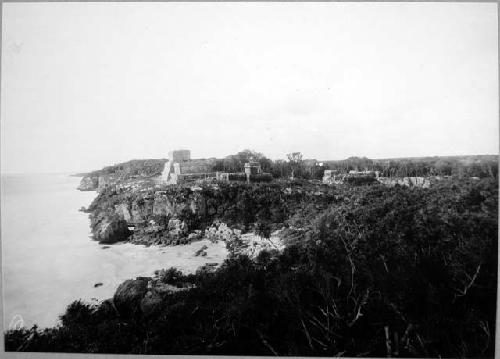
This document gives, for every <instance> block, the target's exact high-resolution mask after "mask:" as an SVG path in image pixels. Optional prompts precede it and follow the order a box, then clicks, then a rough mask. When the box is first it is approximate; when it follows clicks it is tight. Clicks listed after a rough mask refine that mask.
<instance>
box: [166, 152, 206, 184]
mask: <svg viewBox="0 0 500 359" xmlns="http://www.w3.org/2000/svg"><path fill="white" fill-rule="evenodd" d="M214 166H215V158H209V159H191V151H189V150H175V151H170V152H169V153H168V161H167V162H166V163H165V167H164V169H163V173H162V175H161V179H162V181H163V182H165V183H167V184H179V183H183V182H186V181H194V180H199V179H206V178H210V177H215V173H214V170H213V169H214Z"/></svg>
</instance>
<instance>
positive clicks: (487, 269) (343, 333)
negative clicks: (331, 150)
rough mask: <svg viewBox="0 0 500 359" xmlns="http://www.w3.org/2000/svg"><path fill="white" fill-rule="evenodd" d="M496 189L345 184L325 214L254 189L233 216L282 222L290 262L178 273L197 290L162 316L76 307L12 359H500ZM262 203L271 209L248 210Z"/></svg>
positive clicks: (30, 337)
mask: <svg viewBox="0 0 500 359" xmlns="http://www.w3.org/2000/svg"><path fill="white" fill-rule="evenodd" d="M252 186H254V187H252ZM276 186H278V185H276ZM497 187H498V183H497V181H496V180H494V179H482V180H479V181H470V180H453V181H442V182H441V183H439V184H437V185H435V186H433V187H431V188H430V189H422V188H407V187H399V186H396V187H393V188H388V187H384V186H382V185H372V186H349V185H346V186H339V187H336V188H332V189H329V190H328V191H329V192H328V193H327V195H324V196H323V195H320V196H317V197H318V198H323V199H324V202H323V203H319V202H318V201H319V200H318V201H312V200H311V198H313V197H311V196H314V191H312V192H311V191H305V192H306V193H304V192H302V193H299V192H298V191H296V192H294V193H296V196H298V197H297V198H296V200H294V201H291V200H285V201H282V198H288V197H280V196H278V191H276V192H272V191H270V193H268V192H266V191H264V188H270V187H269V185H267V184H266V185H251V186H249V187H248V189H249V192H248V194H247V195H248V196H249V197H250V198H249V199H248V201H249V202H248V203H247V205H248V206H249V207H248V206H247V205H245V203H246V202H245V201H244V200H243V201H242V202H241V203H242V204H243V206H242V207H241V208H240V207H238V206H235V207H234V208H233V212H234V213H233V214H232V215H231V216H233V217H234V218H238V216H247V215H248V214H247V211H249V210H252V211H255V213H254V212H252V213H253V214H252V215H253V216H258V217H259V218H260V217H262V218H265V219H269V221H270V222H272V223H274V222H275V221H277V222H279V221H281V222H283V224H284V225H285V226H286V227H288V229H287V230H286V231H285V239H286V241H287V244H288V246H287V248H286V249H285V250H284V252H283V253H276V252H263V253H261V254H260V256H259V257H258V258H257V260H256V261H251V260H250V259H248V258H247V257H241V256H239V257H231V258H229V259H228V260H227V261H226V262H225V263H224V265H223V266H222V267H221V268H219V269H218V270H217V271H216V272H214V273H210V272H206V271H199V272H198V273H196V274H195V275H189V276H183V275H181V274H180V273H176V272H175V271H169V272H168V273H169V274H168V275H165V276H164V278H163V280H164V281H165V282H170V283H173V284H175V283H178V282H184V283H192V284H194V286H195V287H194V288H193V289H191V290H188V291H182V292H177V293H174V294H168V295H165V296H163V298H162V302H161V306H159V308H157V310H156V312H155V315H145V314H144V313H142V312H141V311H136V310H131V311H121V312H120V311H116V310H113V309H112V308H110V306H109V303H105V304H102V305H100V306H97V307H94V306H91V305H89V304H86V303H82V302H74V303H73V304H72V305H70V306H69V307H68V309H67V311H66V313H65V314H64V315H63V316H62V318H61V319H62V322H61V325H60V326H58V327H55V328H50V329H46V330H39V329H37V328H32V329H23V330H16V331H9V332H7V333H6V337H5V338H6V349H7V350H9V351H10V350H22V351H58V352H61V351H62V352H101V353H163V354H214V355H215V354H219V355H225V354H232V355H304V356H309V355H315V356H335V355H343V356H387V355H391V356H433V357H438V356H446V357H492V356H493V353H494V338H495V304H496V285H497V233H498V209H497V207H498V189H497ZM258 188H261V191H262V193H260V194H258V195H255V196H254V195H252V193H251V191H252V190H253V191H256V193H259V192H258V191H259V189H258ZM282 189H283V190H284V188H282ZM230 191H231V187H228V188H227V191H226V190H225V191H221V193H223V194H222V195H224V196H225V195H227V196H229V197H228V198H232V197H231V196H232V194H231V193H230ZM226 192H227V193H226ZM273 193H275V195H273ZM308 193H309V194H308ZM300 196H303V197H300ZM265 197H267V198H268V199H267V201H268V202H269V203H272V204H273V205H272V206H266V205H264V204H263V205H262V206H261V207H259V206H256V205H255V203H254V204H252V205H249V203H251V201H253V200H257V201H263V202H262V203H265V202H264V198H265ZM292 197H293V196H292ZM242 198H243V197H242ZM259 198H260V199H259ZM278 200H279V201H278ZM275 201H276V202H275ZM278 203H280V204H279V205H278ZM290 203H295V204H294V205H293V206H290V205H289V204H290ZM266 208H272V209H273V210H275V209H277V208H284V209H285V210H286V211H288V212H284V213H286V216H282V217H280V216H281V214H280V213H279V212H278V213H273V212H269V213H268V212H266ZM226 210H227V213H228V216H229V213H231V211H229V210H228V209H226Z"/></svg>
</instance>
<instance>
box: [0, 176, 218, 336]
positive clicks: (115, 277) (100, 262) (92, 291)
mask: <svg viewBox="0 0 500 359" xmlns="http://www.w3.org/2000/svg"><path fill="white" fill-rule="evenodd" d="M80 179H81V178H79V177H72V176H70V175H69V174H34V175H33V174H32V175H25V174H23V175H2V176H1V197H0V199H1V201H0V202H1V212H0V217H1V232H0V233H1V237H0V238H1V245H2V294H3V297H2V298H3V300H2V303H3V325H4V330H7V329H14V328H19V327H22V326H24V327H27V328H31V327H32V326H33V325H35V324H36V325H37V326H38V327H41V328H44V327H52V326H55V325H58V324H59V323H60V321H59V316H60V315H61V314H62V313H64V311H65V308H66V306H67V305H68V304H70V303H71V302H73V301H75V300H79V299H80V300H83V301H86V302H89V303H99V302H100V301H102V300H104V299H107V298H111V297H112V296H113V294H114V292H115V290H116V288H117V287H118V285H119V284H120V283H122V282H123V281H125V280H126V279H131V278H135V277H138V276H152V275H153V274H154V271H155V270H158V269H164V268H169V267H176V268H178V269H179V270H181V271H183V272H185V273H190V272H194V271H196V269H197V268H199V267H200V266H201V265H203V264H206V263H214V262H218V263H220V262H222V261H223V260H224V259H225V258H226V257H227V250H226V248H225V245H224V243H223V242H218V243H212V242H210V241H208V240H201V241H197V242H193V243H191V244H189V245H180V246H167V247H159V246H151V247H145V246H141V245H133V244H130V243H118V244H113V245H108V246H105V245H101V244H99V243H98V242H97V241H94V240H93V239H92V238H91V233H90V221H89V218H88V214H87V213H84V212H80V211H79V209H80V208H81V207H82V206H83V207H87V206H88V205H89V204H90V203H91V202H92V200H93V199H94V198H95V197H96V195H97V194H96V192H94V191H88V192H82V191H78V190H77V189H76V188H77V186H78V184H79V182H80ZM204 245H207V246H208V247H209V248H208V250H207V256H205V257H201V256H194V253H195V252H196V251H197V250H198V249H200V248H201V247H202V246H204Z"/></svg>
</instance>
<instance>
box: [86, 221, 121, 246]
mask: <svg viewBox="0 0 500 359" xmlns="http://www.w3.org/2000/svg"><path fill="white" fill-rule="evenodd" d="M92 231H93V234H94V239H95V240H98V241H99V242H100V243H105V244H111V243H116V242H119V241H124V240H126V239H127V238H128V237H129V236H130V234H131V232H130V230H129V229H128V225H127V222H126V221H125V220H123V219H120V218H117V217H108V216H105V217H104V218H101V219H100V220H98V221H97V222H96V223H94V224H93V226H92Z"/></svg>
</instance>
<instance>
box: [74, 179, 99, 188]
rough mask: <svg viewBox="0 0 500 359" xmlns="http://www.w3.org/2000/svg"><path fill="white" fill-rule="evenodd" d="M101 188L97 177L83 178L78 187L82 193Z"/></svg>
mask: <svg viewBox="0 0 500 359" xmlns="http://www.w3.org/2000/svg"><path fill="white" fill-rule="evenodd" d="M98 186H99V179H98V178H96V177H83V178H82V180H81V181H80V185H79V186H78V187H77V189H78V190H80V191H95V190H97V187H98Z"/></svg>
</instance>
